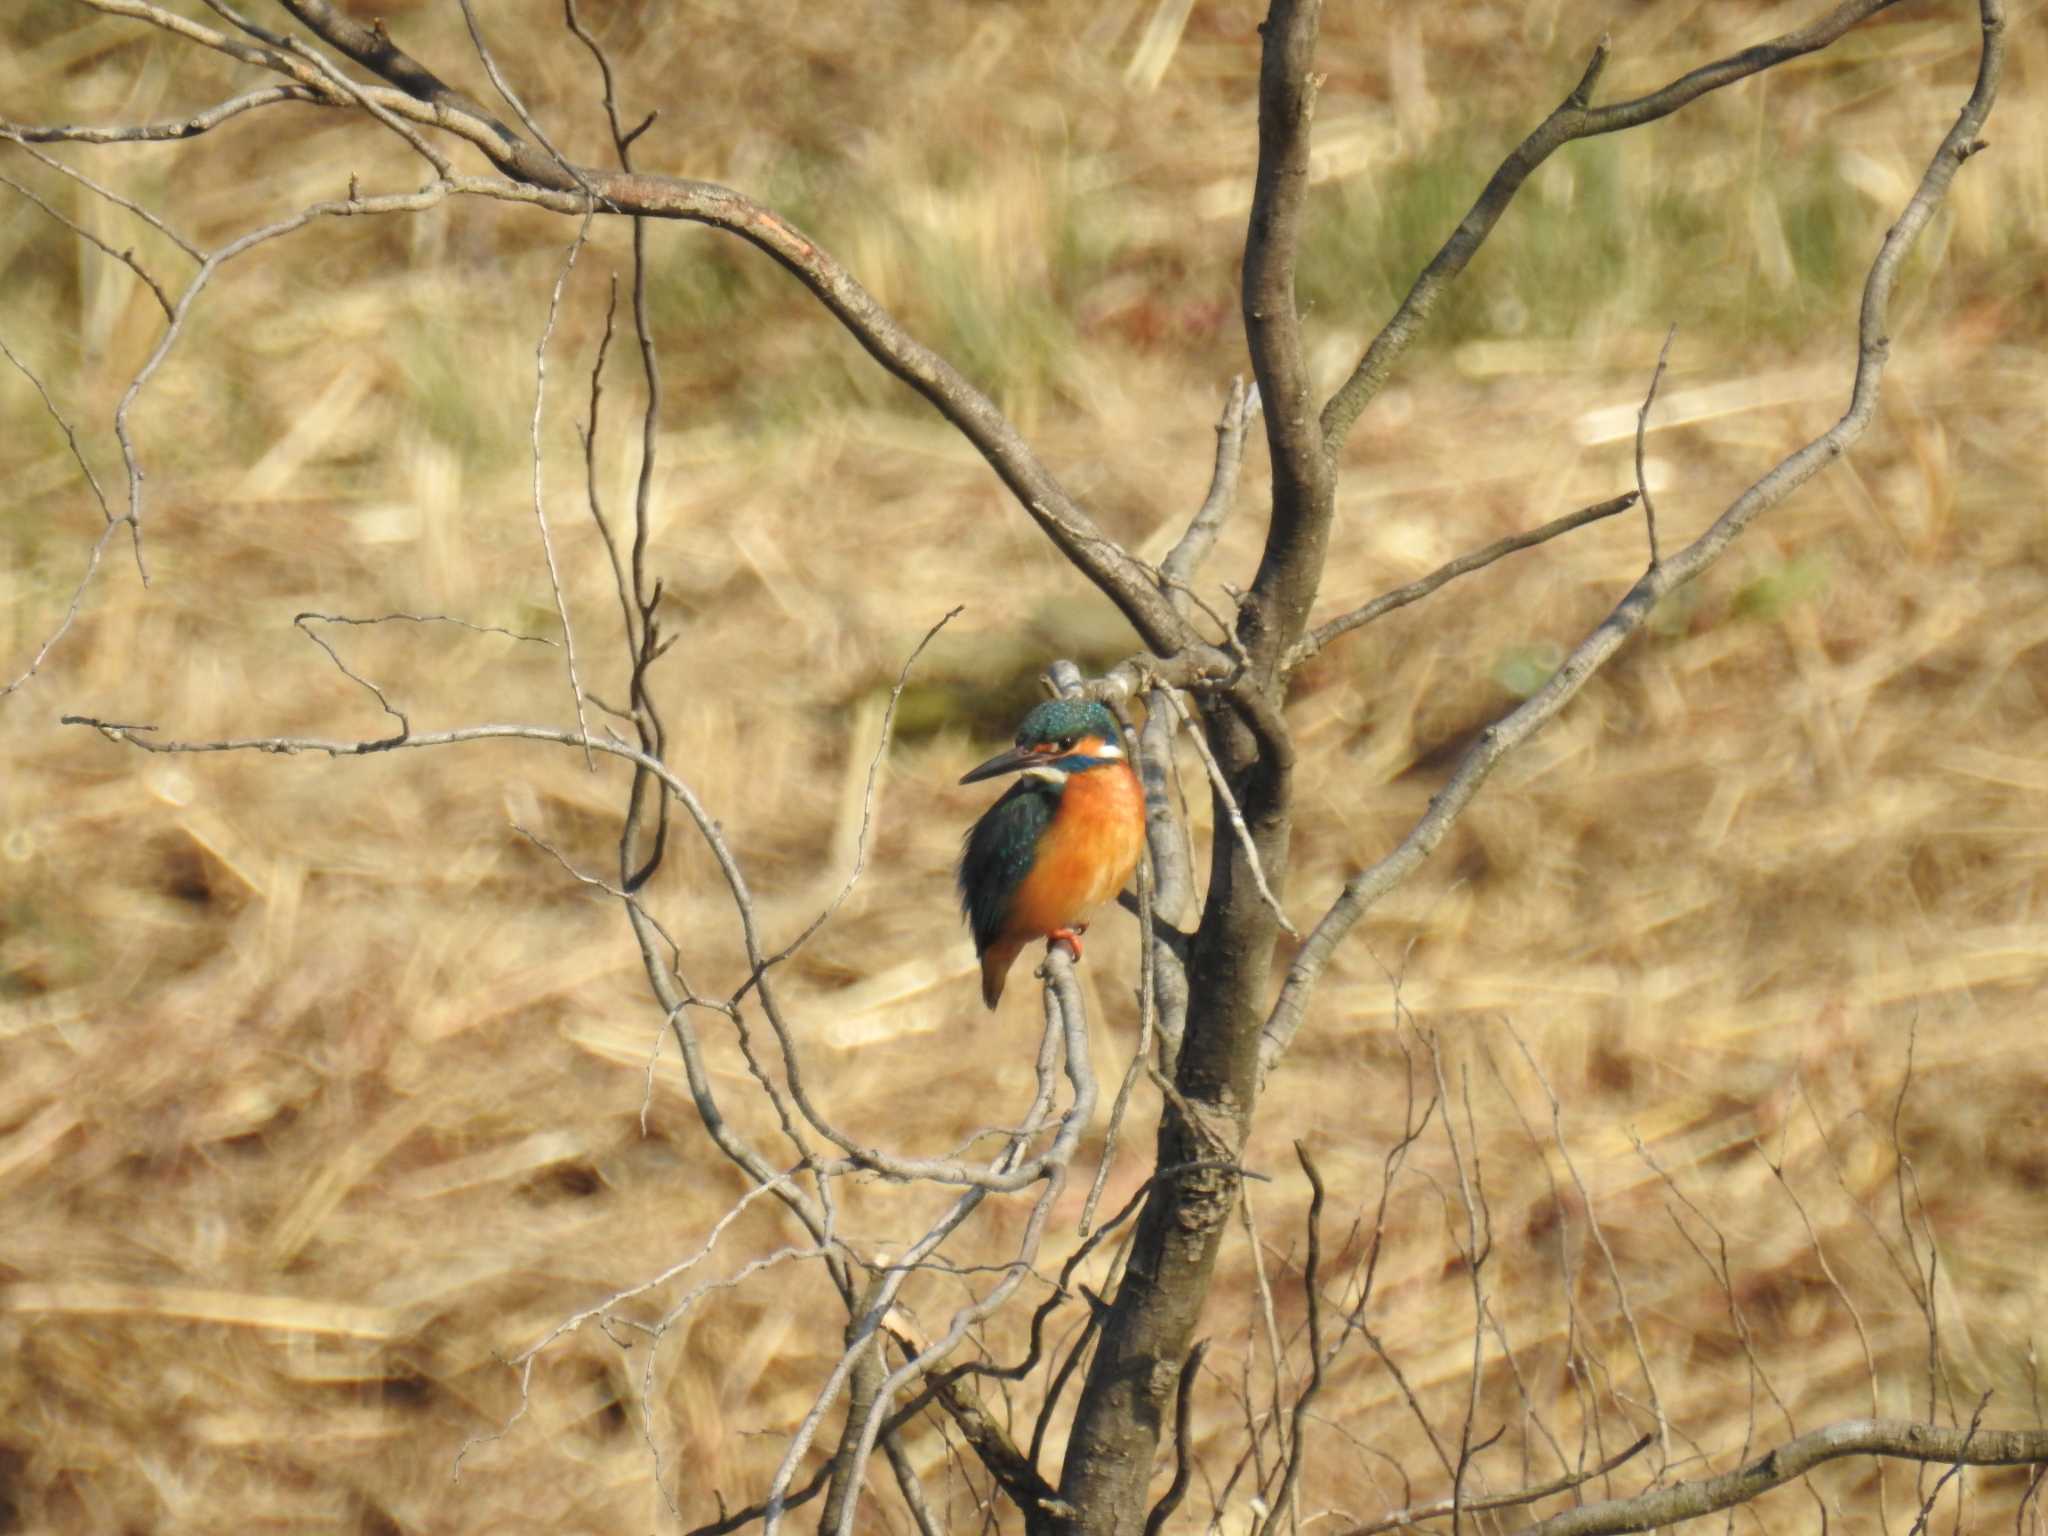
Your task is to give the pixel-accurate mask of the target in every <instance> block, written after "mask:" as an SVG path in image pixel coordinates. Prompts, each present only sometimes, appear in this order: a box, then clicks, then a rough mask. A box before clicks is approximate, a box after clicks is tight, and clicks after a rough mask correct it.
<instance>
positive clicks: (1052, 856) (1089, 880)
mask: <svg viewBox="0 0 2048 1536" xmlns="http://www.w3.org/2000/svg"><path fill="white" fill-rule="evenodd" d="M1006 773H1015V774H1020V775H1022V777H1020V778H1019V779H1018V780H1017V782H1016V783H1015V784H1012V785H1011V786H1010V788H1009V790H1008V792H1007V793H1005V794H1004V796H1003V797H1002V799H1000V800H998V801H997V802H996V803H995V804H994V805H992V806H990V807H989V808H988V810H987V811H986V812H985V813H984V814H983V815H982V818H981V820H979V821H977V822H976V823H975V824H974V827H973V829H972V830H971V831H969V832H968V834H967V843H966V847H965V848H964V849H963V851H962V852H961V855H960V875H959V885H960V907H961V910H962V911H964V912H965V913H966V914H967V924H968V927H969V928H971V929H972V930H973V932H974V952H975V953H976V954H977V955H979V956H980V957H981V1000H982V1001H983V1002H984V1003H986V1004H987V1005H988V1006H989V1007H991V1008H993V1007H995V1005H996V1003H997V1001H998V1000H999V999H1000V998H1001V997H1002V995H1003V982H1004V980H1005V979H1006V978H1007V977H1008V975H1009V973H1010V966H1011V964H1012V963H1013V962H1014V961H1015V960H1016V958H1017V956H1018V954H1019V953H1020V952H1021V951H1022V950H1023V948H1024V946H1025V945H1027V944H1030V943H1032V942H1034V941H1035V940H1038V939H1045V940H1046V941H1047V942H1048V943H1049V944H1054V943H1058V944H1066V945H1067V946H1068V947H1069V948H1071V949H1072V950H1073V952H1074V958H1075V959H1077V960H1078V959H1080V958H1081V934H1082V933H1083V932H1084V931H1085V930H1086V928H1087V924H1086V923H1085V922H1083V921H1082V919H1083V918H1085V917H1086V916H1087V915H1088V914H1089V913H1090V912H1091V911H1093V910H1094V909H1095V908H1096V907H1098V906H1100V905H1102V903H1103V902H1105V901H1110V900H1113V899H1114V898H1115V896H1116V894H1117V892H1118V891H1120V890H1122V889H1123V888H1124V884H1125V882H1126V881H1128V880H1129V879H1130V878H1131V874H1132V872H1133V871H1135V870H1136V869H1137V867H1138V856H1139V855H1140V854H1141V853H1142V852H1143V851H1144V847H1145V795H1144V791H1143V790H1141V789H1140V788H1139V787H1138V776H1137V775H1136V774H1135V773H1133V772H1131V765H1130V762H1129V760H1128V759H1126V758H1125V756H1124V750H1123V747H1122V745H1121V743H1120V742H1119V741H1118V739H1117V729H1116V717H1115V716H1113V715H1111V714H1110V712H1109V711H1108V710H1107V709H1105V708H1103V707H1102V705H1100V704H1098V703H1096V702H1095V701H1094V700H1092V699H1052V700H1049V701H1048V702H1046V703H1044V704H1041V705H1039V706H1038V707H1037V708H1036V709H1034V710H1032V711H1031V713H1030V714H1028V715H1026V716H1025V717H1024V723H1023V724H1022V725H1020V726H1018V727H1017V744H1016V745H1015V746H1014V747H1012V748H1011V749H1010V750H1009V751H1007V752H999V753H997V754H996V755H995V756H994V757H992V758H990V759H989V760H988V761H987V762H985V763H983V764H982V765H981V766H980V767H979V768H976V769H975V770H974V771H973V772H971V773H969V774H966V775H965V776H963V777H962V778H961V780H960V782H961V783H962V784H973V783H977V782H979V781H980V780H982V779H993V778H995V777H997V776H998V775H1001V774H1006Z"/></svg>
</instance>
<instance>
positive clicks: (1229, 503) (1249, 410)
mask: <svg viewBox="0 0 2048 1536" xmlns="http://www.w3.org/2000/svg"><path fill="white" fill-rule="evenodd" d="M1258 414H1259V387H1258V385H1256V384H1254V385H1252V386H1251V387H1250V388H1249V389H1247V388H1246V387H1245V382H1244V380H1243V379H1232V380H1231V381H1230V392H1229V394H1228V395H1226V396H1225V397H1224V401H1223V415H1222V416H1221V417H1220V418H1219V419H1218V420H1217V422H1216V467H1215V469H1214V470H1213V471H1212V472H1211V473H1210V476H1209V494H1208V495H1207V496H1206V497H1204V498H1203V499H1202V505H1201V507H1200V508H1199V509H1198V510H1197V511H1196V513H1195V516H1194V521H1192V522H1190V523H1189V524H1188V528H1187V532H1185V533H1183V534H1182V535H1181V536H1180V540H1179V542H1178V543H1176V544H1175V545H1174V546H1173V548H1172V549H1170V550H1168V551H1167V554H1166V558H1165V559H1164V560H1162V561H1160V562H1159V579H1160V580H1161V581H1162V582H1164V583H1165V584H1166V585H1167V586H1169V587H1174V586H1177V585H1180V584H1183V583H1187V582H1191V581H1193V580H1194V578H1195V572H1196V571H1198V570H1199V569H1201V566H1202V562H1203V561H1204V560H1206V559H1208V558H1209V551H1210V550H1212V549H1214V548H1215V547H1216V535H1217V534H1219V533H1221V532H1222V531H1223V521H1224V519H1225V518H1227V517H1229V516H1230V510H1231V508H1232V507H1234V506H1235V505H1236V504H1237V477H1238V471H1239V470H1240V469H1241V468H1242V467H1243V465H1244V434H1245V428H1246V427H1247V426H1249V425H1250V424H1251V422H1252V419H1253V418H1254V417H1256V416H1257V415H1258ZM1184 595H1191V594H1184ZM1181 612H1182V613H1183V614H1185V613H1186V612H1187V606H1186V604H1185V603H1183V604H1182V605H1181Z"/></svg>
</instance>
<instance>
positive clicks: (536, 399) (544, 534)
mask: <svg viewBox="0 0 2048 1536" xmlns="http://www.w3.org/2000/svg"><path fill="white" fill-rule="evenodd" d="M463 14H464V15H468V14H469V4H468V0H463ZM478 46H479V47H481V46H482V42H481V39H479V42H478ZM590 220H591V215H590V214H588V213H586V214H585V215H584V217H583V223H582V225H581V226H580V227H579V228H578V229H577V231H576V238H575V239H574V240H573V241H571V242H570V245H569V254H568V255H567V256H566V257H564V258H563V260H562V270H561V272H560V273H559V274H557V276H556V278H555V286H554V289H553V291H552V292H550V293H549V295H548V318H547V323H546V324H545V325H543V326H542V327H541V331H540V340H539V341H538V342H537V343H535V345H534V349H533V428H532V437H533V518H534V521H535V522H536V523H538V524H539V525H540V547H541V553H542V554H543V555H544V556H545V557H546V559H547V565H548V586H549V588H550V589H551V590H552V591H553V593H554V595H555V614H556V616H557V617H558V618H560V620H561V621H562V649H563V651H564V652H565V653H566V654H567V657H568V663H569V694H570V697H571V698H572V699H573V700H574V702H575V705H576V730H577V733H578V734H579V735H587V734H588V732H589V729H590V728H589V725H588V724H587V723H586V722H585V720H584V717H583V683H582V680H581V679H579V678H578V677H577V676H576V632H575V630H574V629H573V628H572V627H571V626H570V623H569V599H568V597H567V596H566V595H565V594H564V593H563V591H562V573H561V571H560V570H559V569H558V568H557V566H556V565H555V540H554V536H553V534H551V533H550V532H549V531H548V513H547V505H546V502H545V500H544V498H543V494H542V491H541V468H542V463H543V460H542V455H541V446H540V424H541V412H542V409H543V407H544V406H545V405H546V403H547V392H548V341H549V339H550V338H552V337H553V335H554V334H555V316H556V315H557V314H558V313H559V312H560V311H561V307H562V290H563V289H564V288H566V287H567V286H568V284H569V274H570V273H572V272H574V271H575V270H576V258H577V257H578V256H580V255H581V254H582V253H583V246H584V242H585V241H586V240H588V239H589V237H590ZM583 766H584V767H585V768H587V769H588V770H590V771H591V772H593V773H595V772H596V771H597V763H596V760H595V759H594V758H592V756H591V755H590V749H589V748H588V747H585V748H584V751H583Z"/></svg>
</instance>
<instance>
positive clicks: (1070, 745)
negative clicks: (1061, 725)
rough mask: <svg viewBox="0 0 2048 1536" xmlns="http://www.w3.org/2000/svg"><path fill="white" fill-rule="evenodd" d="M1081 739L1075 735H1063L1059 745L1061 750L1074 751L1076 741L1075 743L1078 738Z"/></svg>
mask: <svg viewBox="0 0 2048 1536" xmlns="http://www.w3.org/2000/svg"><path fill="white" fill-rule="evenodd" d="M1079 739H1080V738H1079V737H1075V736H1062V737H1061V738H1060V741H1059V747H1060V750H1061V751H1062V752H1071V751H1073V750H1074V743H1075V742H1076V741H1077V740H1079Z"/></svg>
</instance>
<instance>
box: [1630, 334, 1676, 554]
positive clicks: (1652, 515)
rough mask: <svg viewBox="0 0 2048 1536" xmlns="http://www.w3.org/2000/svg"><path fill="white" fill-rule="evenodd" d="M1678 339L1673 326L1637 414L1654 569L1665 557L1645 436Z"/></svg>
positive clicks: (1640, 489)
mask: <svg viewBox="0 0 2048 1536" xmlns="http://www.w3.org/2000/svg"><path fill="white" fill-rule="evenodd" d="M1677 339H1678V327H1677V326H1676V325H1673V326H1672V327H1671V329H1670V330H1668V331H1666V332H1665V333H1664V347H1663V350H1661V351H1660V352H1658V354H1657V368H1656V371H1655V372H1654V373H1652V374H1651V375H1650V391H1649V393H1648V394H1646V395H1644V396H1643V408H1642V409H1641V410H1640V411H1637V412H1636V494H1637V495H1639V496H1641V497H1642V498H1643V521H1644V523H1645V524H1647V525H1648V528H1649V532H1650V564H1651V565H1652V566H1653V567H1654V566H1656V565H1658V564H1659V563H1661V562H1662V560H1663V558H1664V556H1663V553H1662V551H1661V550H1660V549H1659V548H1658V547H1657V508H1656V505H1655V503H1653V502H1652V501H1651V500H1650V482H1649V480H1648V479H1647V478H1646V477H1645V476H1644V474H1643V434H1644V433H1645V432H1646V431H1647V430H1648V429H1649V425H1650V407H1651V406H1653V405H1655V404H1656V403H1657V386H1658V385H1659V384H1661V383H1663V382H1664V365H1665V364H1666V363H1668V362H1670V361H1671V343H1672V342H1674V341H1676V340H1677Z"/></svg>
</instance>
